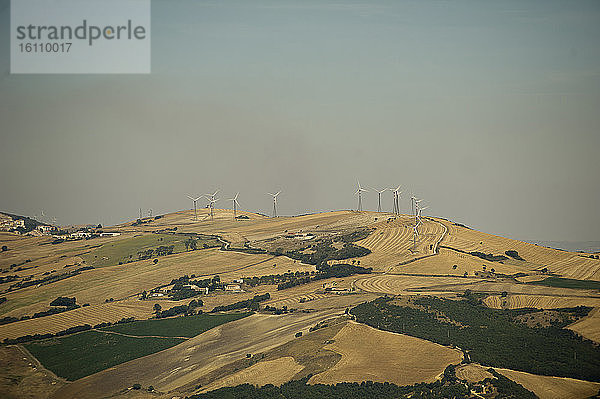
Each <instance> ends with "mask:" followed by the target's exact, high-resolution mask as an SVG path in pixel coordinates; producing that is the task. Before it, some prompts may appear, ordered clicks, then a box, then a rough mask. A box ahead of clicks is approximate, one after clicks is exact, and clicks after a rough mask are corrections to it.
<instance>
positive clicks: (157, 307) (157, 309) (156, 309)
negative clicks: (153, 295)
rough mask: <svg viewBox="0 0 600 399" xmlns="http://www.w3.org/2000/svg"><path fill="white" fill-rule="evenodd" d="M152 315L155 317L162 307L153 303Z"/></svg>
mask: <svg viewBox="0 0 600 399" xmlns="http://www.w3.org/2000/svg"><path fill="white" fill-rule="evenodd" d="M153 309H154V313H156V314H157V315H158V314H159V313H160V311H161V310H162V306H160V304H158V303H155V304H154V308H153Z"/></svg>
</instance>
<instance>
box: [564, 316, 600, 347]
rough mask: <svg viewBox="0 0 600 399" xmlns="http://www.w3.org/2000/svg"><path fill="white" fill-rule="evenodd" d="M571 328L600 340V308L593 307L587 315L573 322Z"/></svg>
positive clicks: (592, 338) (590, 337)
mask: <svg viewBox="0 0 600 399" xmlns="http://www.w3.org/2000/svg"><path fill="white" fill-rule="evenodd" d="M569 329H570V330H573V331H575V332H576V333H578V334H580V335H582V336H583V337H585V338H587V339H591V340H592V341H596V342H600V308H595V309H593V310H592V311H591V312H590V313H589V314H588V315H587V316H586V317H584V318H583V319H581V320H579V321H577V322H575V323H573V324H571V325H570V326H569Z"/></svg>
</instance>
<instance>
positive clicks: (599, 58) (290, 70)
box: [0, 0, 600, 240]
mask: <svg viewBox="0 0 600 399" xmlns="http://www.w3.org/2000/svg"><path fill="white" fill-rule="evenodd" d="M9 16H10V13H9V2H8V0H0V32H1V35H0V51H1V54H2V56H1V57H0V74H1V75H0V132H1V141H0V170H1V174H0V210H5V211H12V212H14V213H18V214H25V215H34V214H38V213H39V212H40V211H41V210H44V212H45V213H46V214H47V215H51V216H54V217H56V218H57V219H58V222H59V223H60V224H71V223H78V224H79V223H103V224H112V223H117V222H120V221H123V220H127V219H132V218H135V217H137V214H138V209H139V208H140V207H142V208H143V209H144V210H147V209H149V208H152V209H153V211H154V214H159V213H164V212H172V211H176V210H180V209H185V208H189V207H190V206H191V202H190V201H189V200H187V198H186V195H187V194H190V195H199V194H204V193H208V192H210V191H214V190H215V189H217V188H220V189H221V191H222V193H223V194H221V195H220V197H221V198H231V196H233V195H234V194H235V192H236V191H240V197H239V200H240V203H241V204H242V207H243V208H244V209H249V210H253V211H260V212H264V213H269V212H270V207H271V202H270V201H271V200H270V198H269V197H268V196H267V195H266V194H265V193H266V192H267V191H271V192H273V191H277V190H282V194H281V195H280V197H279V212H280V213H281V214H287V215H291V214H298V213H306V212H313V211H321V210H333V209H350V208H355V207H356V198H355V197H354V196H353V194H354V191H355V190H356V179H357V178H358V179H360V181H361V184H363V185H364V186H369V187H372V186H374V187H377V188H379V187H381V188H383V187H392V186H396V185H398V184H403V185H404V187H405V189H406V190H407V191H405V193H407V192H414V193H416V194H417V195H418V196H420V197H422V198H424V201H425V203H426V204H427V205H428V206H429V207H430V208H429V209H428V212H430V213H429V214H430V215H435V216H442V217H446V218H449V219H451V220H455V221H458V222H461V223H464V224H466V225H469V226H472V227H474V228H477V229H480V230H483V231H486V232H490V233H495V234H501V235H505V236H509V237H513V238H519V239H528V240H598V239H600V211H599V210H598V205H599V204H600V184H599V183H600V177H599V176H600V160H599V159H600V158H599V154H598V152H599V150H600V45H599V40H598V38H600V2H599V1H559V2H556V1H548V0H544V1H522V0H518V1H510V2H509V1H435V2H429V1H421V0H419V1H389V2H358V1H357V2H348V1H336V2H326V1H314V2H310V1H300V0H299V1H294V2H292V1H272V2H264V1H239V2H232V1H214V2H205V1H190V0H179V1H166V0H163V1H158V0H153V1H152V74H150V75H10V74H9V65H10V63H9V57H8V54H9V36H8V35H9V31H8V27H9V19H10V18H9ZM376 201H377V198H376V195H375V194H373V193H367V194H366V196H365V197H364V204H365V208H369V209H375V208H376ZM391 202H392V199H391V194H390V193H389V192H388V193H386V196H385V198H384V205H385V207H386V208H391V205H392V204H391ZM218 205H220V206H221V207H223V206H225V205H227V206H229V205H230V202H223V201H221V202H219V203H218ZM401 207H402V211H403V212H408V210H409V202H408V195H404V197H403V199H402V203H401Z"/></svg>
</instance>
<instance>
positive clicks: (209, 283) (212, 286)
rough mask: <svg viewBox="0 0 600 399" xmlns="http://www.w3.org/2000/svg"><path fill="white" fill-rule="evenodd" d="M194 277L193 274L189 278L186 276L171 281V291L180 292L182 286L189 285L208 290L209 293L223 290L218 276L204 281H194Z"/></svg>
mask: <svg viewBox="0 0 600 399" xmlns="http://www.w3.org/2000/svg"><path fill="white" fill-rule="evenodd" d="M194 277H195V275H194V274H192V275H191V276H188V275H187V274H186V275H184V276H182V277H179V278H175V279H173V280H171V283H170V284H172V285H173V289H174V290H176V291H177V290H182V289H183V286H184V285H188V284H190V285H196V286H198V287H200V288H208V291H209V292H211V291H214V290H218V289H223V287H224V285H225V284H223V283H222V282H221V277H219V276H214V277H210V278H205V279H194ZM176 287H177V288H176Z"/></svg>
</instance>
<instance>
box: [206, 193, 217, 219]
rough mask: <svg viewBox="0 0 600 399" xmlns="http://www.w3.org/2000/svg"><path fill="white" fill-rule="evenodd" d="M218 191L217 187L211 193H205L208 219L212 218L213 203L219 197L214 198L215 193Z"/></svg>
mask: <svg viewBox="0 0 600 399" xmlns="http://www.w3.org/2000/svg"><path fill="white" fill-rule="evenodd" d="M218 192H219V189H217V190H215V192H214V193H212V194H205V195H204V197H206V199H207V200H208V206H209V208H210V220H213V216H214V212H213V211H214V204H215V202H217V201H218V200H219V199H215V196H216V195H217V193H218Z"/></svg>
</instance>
